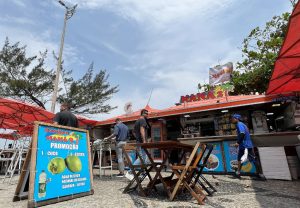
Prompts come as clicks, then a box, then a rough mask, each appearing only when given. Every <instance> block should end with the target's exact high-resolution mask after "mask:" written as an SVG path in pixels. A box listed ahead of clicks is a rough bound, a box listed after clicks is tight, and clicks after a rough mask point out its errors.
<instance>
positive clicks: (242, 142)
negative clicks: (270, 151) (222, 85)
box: [231, 114, 263, 178]
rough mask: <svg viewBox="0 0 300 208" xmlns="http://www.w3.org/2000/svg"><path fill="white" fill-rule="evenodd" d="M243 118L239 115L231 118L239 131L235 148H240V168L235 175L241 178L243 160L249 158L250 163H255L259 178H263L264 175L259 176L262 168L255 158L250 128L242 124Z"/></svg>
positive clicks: (238, 158)
mask: <svg viewBox="0 0 300 208" xmlns="http://www.w3.org/2000/svg"><path fill="white" fill-rule="evenodd" d="M241 119H242V116H241V115H239V114H233V115H232V117H231V122H232V123H234V124H235V125H236V131H237V142H236V143H235V146H236V147H238V148H239V150H238V157H237V160H238V168H237V171H236V172H235V175H236V176H237V177H238V178H240V174H241V167H242V160H243V162H244V161H245V160H246V159H247V158H248V159H249V161H250V162H253V164H254V165H255V168H256V172H257V176H258V177H260V178H263V176H262V175H259V174H258V173H259V170H260V166H259V164H258V160H256V158H255V153H254V150H253V143H252V140H251V137H250V132H249V129H248V127H247V126H246V125H245V124H244V123H243V122H241Z"/></svg>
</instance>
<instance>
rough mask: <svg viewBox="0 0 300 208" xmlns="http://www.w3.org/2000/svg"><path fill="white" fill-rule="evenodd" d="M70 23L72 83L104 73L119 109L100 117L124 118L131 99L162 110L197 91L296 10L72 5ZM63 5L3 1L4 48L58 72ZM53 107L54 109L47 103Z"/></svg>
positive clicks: (184, 2)
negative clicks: (260, 32) (256, 32)
mask: <svg viewBox="0 0 300 208" xmlns="http://www.w3.org/2000/svg"><path fill="white" fill-rule="evenodd" d="M66 2H68V3H71V4H75V3H78V8H77V12H76V14H75V15H74V16H73V17H72V18H71V19H70V20H69V21H68V24H67V31H66V37H65V48H64V55H63V57H64V60H65V67H66V68H67V69H72V70H73V76H74V78H75V79H77V78H78V77H80V76H82V75H83V74H84V72H85V71H86V70H87V68H88V66H89V65H90V63H91V62H92V61H93V62H94V68H95V70H96V71H97V70H100V69H106V70H107V72H108V73H109V75H110V77H109V82H110V83H111V84H112V85H119V89H120V91H119V92H118V93H117V94H115V95H114V96H113V98H112V99H111V100H110V101H109V103H110V104H111V105H114V106H118V109H116V110H114V111H112V112H111V113H110V114H108V115H98V116H97V119H104V118H109V117H111V116H115V115H119V114H123V113H124V110H123V107H124V104H125V103H126V102H129V101H131V102H132V103H133V110H137V109H140V108H143V107H144V106H145V105H146V103H147V100H148V98H149V96H150V92H151V90H152V89H153V93H152V97H151V100H150V106H152V107H153V108H158V109H163V108H167V107H170V106H172V105H174V103H176V102H178V101H179V98H180V96H181V95H186V94H191V93H195V92H197V84H198V83H199V82H200V83H203V82H205V81H208V69H209V67H211V66H214V65H216V64H218V63H219V62H220V63H226V62H228V61H232V62H234V63H235V62H237V61H238V60H241V55H242V54H241V46H242V41H243V39H244V38H245V37H246V36H247V35H248V34H249V32H250V31H251V29H253V28H255V27H256V26H263V25H264V24H265V22H266V21H268V20H270V19H271V18H272V17H273V16H274V15H280V14H282V13H283V12H286V11H291V9H292V8H291V4H290V2H289V1H287V0H263V1H261V0H251V1H249V0H218V1H211V0H164V1H163V0H73V1H66ZM63 15H64V8H63V7H62V6H61V5H60V4H58V3H57V1H56V0H43V1H37V0H0V44H1V46H2V45H3V43H4V40H5V37H6V36H7V37H9V39H10V41H11V42H17V41H20V42H21V44H23V45H27V49H28V54H29V55H35V54H37V53H38V52H39V51H44V50H45V49H48V50H49V52H50V53H49V55H48V59H47V65H48V67H49V69H51V68H55V66H56V62H55V61H54V60H53V58H52V55H51V54H52V51H55V52H56V53H58V48H59V44H60V36H61V31H62V26H63ZM49 109H50V105H49Z"/></svg>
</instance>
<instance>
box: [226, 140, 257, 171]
mask: <svg viewBox="0 0 300 208" xmlns="http://www.w3.org/2000/svg"><path fill="white" fill-rule="evenodd" d="M235 143H236V141H225V142H223V147H224V154H225V160H226V171H227V172H234V167H237V163H238V162H237V156H238V148H237V147H235V146H234V144H235ZM255 170H256V169H255V165H254V164H253V163H252V162H250V161H249V160H246V162H244V163H243V164H242V169H241V172H243V173H255Z"/></svg>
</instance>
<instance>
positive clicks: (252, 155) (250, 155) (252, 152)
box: [237, 147, 255, 162]
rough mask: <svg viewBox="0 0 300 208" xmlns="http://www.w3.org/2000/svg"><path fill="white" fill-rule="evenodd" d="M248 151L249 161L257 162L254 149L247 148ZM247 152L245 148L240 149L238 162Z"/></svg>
mask: <svg viewBox="0 0 300 208" xmlns="http://www.w3.org/2000/svg"><path fill="white" fill-rule="evenodd" d="M247 149H248V160H249V161H250V162H255V153H254V149H253V148H247ZM244 152H245V148H241V147H239V152H238V158H237V160H238V161H241V158H242V157H243V155H244Z"/></svg>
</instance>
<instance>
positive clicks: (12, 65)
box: [0, 38, 54, 109]
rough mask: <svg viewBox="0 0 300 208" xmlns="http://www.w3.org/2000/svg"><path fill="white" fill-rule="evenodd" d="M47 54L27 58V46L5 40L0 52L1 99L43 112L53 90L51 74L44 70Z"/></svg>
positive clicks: (52, 75)
mask: <svg viewBox="0 0 300 208" xmlns="http://www.w3.org/2000/svg"><path fill="white" fill-rule="evenodd" d="M46 55H47V51H45V52H43V53H40V54H39V55H38V56H32V57H26V46H19V42H17V43H15V44H10V43H9V40H8V38H6V40H5V43H4V46H3V48H2V50H1V51H0V96H6V97H12V98H19V99H22V100H25V101H27V102H31V103H36V104H37V105H39V106H41V107H42V108H44V109H45V102H46V100H45V99H44V98H45V97H46V95H47V94H49V93H51V92H52V90H53V86H52V83H53V79H54V74H53V71H51V70H50V71H49V70H46V69H45V66H44V61H45V58H46Z"/></svg>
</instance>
